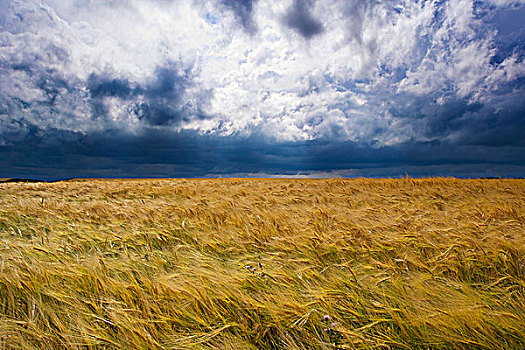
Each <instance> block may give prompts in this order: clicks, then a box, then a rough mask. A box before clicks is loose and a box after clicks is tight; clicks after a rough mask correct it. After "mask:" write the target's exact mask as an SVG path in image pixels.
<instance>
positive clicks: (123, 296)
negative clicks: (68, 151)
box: [0, 179, 525, 349]
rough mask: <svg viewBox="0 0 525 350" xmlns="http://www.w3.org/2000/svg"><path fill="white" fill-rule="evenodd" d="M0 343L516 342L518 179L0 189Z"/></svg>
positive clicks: (524, 339)
mask: <svg viewBox="0 0 525 350" xmlns="http://www.w3.org/2000/svg"><path fill="white" fill-rule="evenodd" d="M0 252H1V253H0V255H1V261H0V348H1V349H61V348H63V349H523V348H525V181H524V180H457V179H388V180H386V179H385V180H372V179H348V180H346V179H345V180H341V179H330V180H284V179H278V180H241V179H224V180H222V179H215V180H73V181H65V182H57V183H4V184H0Z"/></svg>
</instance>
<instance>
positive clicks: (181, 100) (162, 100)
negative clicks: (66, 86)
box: [86, 62, 211, 126]
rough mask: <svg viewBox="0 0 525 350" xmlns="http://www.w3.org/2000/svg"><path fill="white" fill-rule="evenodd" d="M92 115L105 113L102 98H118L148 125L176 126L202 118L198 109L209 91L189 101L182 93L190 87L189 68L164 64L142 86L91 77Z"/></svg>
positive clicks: (96, 75)
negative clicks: (127, 103)
mask: <svg viewBox="0 0 525 350" xmlns="http://www.w3.org/2000/svg"><path fill="white" fill-rule="evenodd" d="M86 84H87V87H88V90H89V92H90V97H91V105H92V109H93V115H94V116H95V117H96V116H104V115H107V114H108V107H107V103H106V102H105V100H104V99H105V98H106V97H118V98H119V99H122V100H124V101H129V102H131V104H132V105H133V106H132V107H131V110H130V113H132V114H133V115H135V116H136V117H137V118H138V119H139V120H142V121H143V122H145V123H146V124H148V125H152V126H167V125H177V124H179V123H180V122H181V121H189V120H191V119H193V118H201V119H202V118H206V116H205V115H204V113H203V112H202V111H201V106H202V105H203V104H204V103H206V101H207V100H208V99H209V97H210V94H211V92H210V91H201V92H199V94H198V98H194V99H193V100H192V99H190V98H189V96H188V95H187V93H186V90H187V89H188V88H191V87H194V84H193V82H192V76H191V73H190V69H183V68H181V67H180V64H177V63H173V62H172V63H168V64H166V65H165V66H162V67H158V68H157V69H156V70H155V73H154V75H153V77H152V78H151V79H150V81H149V82H147V83H146V84H143V85H140V84H136V83H131V82H130V81H129V80H128V79H125V78H116V77H112V76H111V75H110V74H103V75H98V74H94V73H93V74H91V75H90V76H89V78H88V80H87V83H86Z"/></svg>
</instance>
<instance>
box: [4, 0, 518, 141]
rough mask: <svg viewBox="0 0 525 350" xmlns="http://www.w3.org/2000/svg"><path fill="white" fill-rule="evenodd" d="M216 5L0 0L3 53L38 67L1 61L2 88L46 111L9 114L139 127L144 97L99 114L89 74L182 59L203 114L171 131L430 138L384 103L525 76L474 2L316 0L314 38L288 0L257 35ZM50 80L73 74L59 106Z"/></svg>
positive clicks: (260, 16) (264, 12) (77, 127)
mask: <svg viewBox="0 0 525 350" xmlns="http://www.w3.org/2000/svg"><path fill="white" fill-rule="evenodd" d="M491 2H492V3H493V4H494V5H497V6H504V5H505V4H507V2H502V1H496V0H491ZM521 2H523V1H521ZM514 3H518V2H514ZM218 4H219V3H218V2H215V1H209V2H193V3H192V2H189V1H184V2H179V1H169V2H168V1H153V0H129V1H124V2H118V1H109V2H91V1H90V2H83V1H62V0H42V1H41V2H36V1H13V2H11V3H10V5H8V6H7V7H8V9H5V7H6V5H3V9H5V10H6V11H7V12H6V13H7V15H4V16H10V19H9V20H6V23H7V25H6V27H7V28H6V30H3V31H2V32H1V33H0V35H1V36H0V41H1V42H2V46H1V47H0V58H1V59H2V60H3V61H4V62H8V63H9V64H15V63H20V64H25V63H28V64H31V65H33V66H32V67H33V68H31V69H33V70H35V69H39V70H40V71H39V72H32V71H25V70H13V69H10V68H9V67H4V68H2V69H3V70H2V71H1V75H0V82H1V86H2V88H1V90H0V97H1V96H3V99H4V100H13V98H14V97H15V96H16V97H17V98H19V99H21V100H23V101H25V102H27V103H30V104H32V105H37V106H38V108H33V110H25V109H24V107H23V106H18V107H16V108H14V107H9V108H11V109H13V108H14V110H15V113H14V115H12V116H10V118H18V119H21V118H25V119H26V120H29V121H30V122H31V123H33V124H35V125H38V126H40V127H43V128H45V127H53V128H58V129H60V128H62V129H65V130H72V131H79V132H89V131H91V130H103V129H105V128H119V129H127V130H130V131H136V130H138V129H140V127H141V125H142V124H143V123H144V121H143V120H140V118H139V117H137V116H136V115H133V114H132V113H130V111H131V110H132V109H133V106H134V104H136V103H138V102H141V100H140V97H137V100H136V101H135V100H129V99H126V98H122V97H119V96H109V97H108V96H106V97H104V98H102V99H101V103H102V104H103V105H104V106H105V108H106V113H107V118H103V119H102V120H100V119H96V118H92V114H93V108H95V107H94V106H93V105H92V104H90V101H89V99H90V96H89V91H87V90H86V87H85V84H84V82H85V81H86V80H87V79H88V77H89V76H90V75H91V74H99V75H101V74H107V75H109V76H113V77H117V78H119V79H124V80H126V81H127V82H129V84H131V85H132V86H144V85H147V84H149V83H150V82H151V81H152V79H153V77H154V76H155V74H156V72H157V70H158V68H159V67H164V66H166V65H168V64H170V63H172V62H177V64H178V65H179V66H180V67H181V69H182V70H185V69H187V70H189V71H190V73H191V74H190V75H191V79H192V81H191V85H190V86H187V87H186V90H185V92H184V93H185V95H184V99H185V101H184V103H186V104H188V105H191V106H194V109H195V110H196V109H197V107H195V106H198V108H200V109H201V110H199V112H202V113H203V114H205V115H206V116H207V118H186V119H184V118H183V119H181V121H180V124H178V125H176V129H192V130H198V131H200V132H203V133H218V134H221V135H232V134H241V135H248V134H250V133H251V132H253V130H258V132H263V133H266V134H267V136H269V137H271V138H275V139H278V140H287V141H294V140H311V139H316V138H323V137H324V138H335V139H340V140H352V141H356V142H365V143H366V142H372V141H373V142H375V143H376V144H378V145H391V144H395V143H399V142H404V141H406V140H411V139H420V140H424V139H425V138H426V136H425V135H423V134H422V133H421V132H420V131H418V129H417V128H414V127H410V125H408V124H406V123H404V122H402V121H401V119H400V116H397V115H393V114H392V113H390V111H389V110H388V108H387V107H386V106H387V105H386V104H385V101H384V100H385V99H395V98H396V94H397V93H399V94H409V95H411V96H414V97H418V96H427V95H431V96H432V97H433V98H434V99H435V100H436V101H438V102H439V103H446V101H447V98H448V96H450V95H452V94H453V95H457V96H459V97H462V98H470V99H471V100H472V101H479V100H481V99H487V96H490V94H491V92H492V91H494V89H498V88H500V87H501V84H504V83H507V82H509V81H512V80H515V79H518V78H520V77H523V76H524V74H525V73H524V71H525V68H524V67H525V66H524V64H523V60H521V61H520V60H519V59H518V58H517V57H515V56H512V55H511V56H509V57H507V58H506V59H505V60H504V61H503V62H502V63H501V64H499V65H494V64H493V63H491V59H492V58H493V57H494V55H495V49H494V45H493V42H494V40H495V34H496V32H495V30H493V29H490V28H485V26H486V24H485V23H483V22H482V21H481V20H480V19H479V18H477V17H476V16H474V8H473V2H472V1H469V0H456V1H450V2H445V4H444V5H441V4H440V2H438V1H429V2H424V3H421V2H415V1H411V0H404V1H400V2H392V1H384V2H379V1H372V2H366V3H365V2H362V1H357V0H354V1H349V2H348V1H336V0H330V1H328V0H327V1H318V2H316V3H315V4H314V5H313V6H311V8H310V9H309V11H311V15H312V16H313V17H315V18H316V19H318V20H319V21H320V22H321V23H322V24H323V31H322V32H319V33H318V34H317V35H315V36H312V37H311V38H310V40H306V39H305V38H303V37H301V36H300V35H299V34H298V33H297V32H295V31H294V30H292V29H290V28H288V27H286V26H285V25H284V24H283V21H282V18H283V16H284V15H285V13H286V11H287V9H289V8H290V6H291V4H292V2H291V1H287V2H274V1H269V0H259V1H257V2H254V7H253V10H252V12H251V16H252V18H251V20H252V21H253V23H254V26H255V27H256V28H257V32H256V33H255V34H254V33H249V32H247V31H246V30H245V28H242V26H241V25H240V24H239V21H238V19H236V18H235V15H236V14H235V13H233V12H232V11H228V10H227V9H225V7H224V6H220V5H218ZM20 18H22V19H20ZM210 18H213V20H210ZM50 71H52V73H49V72H50ZM47 75H51V76H52V77H55V78H57V79H58V78H60V79H63V80H65V81H67V82H68V85H67V86H62V87H59V88H56V89H55V90H56V91H54V92H53V93H54V94H56V98H55V100H54V106H53V107H52V108H51V107H49V106H46V105H42V104H40V105H39V101H43V100H45V99H46V98H49V96H46V95H45V94H44V93H43V91H44V90H43V89H42V84H43V83H42V82H41V81H38V80H39V79H44V78H45V77H46V76H47ZM203 91H211V92H212V94H211V95H210V98H209V100H207V101H199V100H200V99H202V96H203ZM391 102H392V101H391ZM5 103H7V102H5ZM13 103H14V102H13ZM392 103H394V104H395V101H394V102H392ZM415 123H417V122H415ZM170 127H173V126H170ZM3 128H4V127H3ZM5 128H7V126H5Z"/></svg>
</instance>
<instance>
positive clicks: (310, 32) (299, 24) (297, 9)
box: [283, 0, 324, 39]
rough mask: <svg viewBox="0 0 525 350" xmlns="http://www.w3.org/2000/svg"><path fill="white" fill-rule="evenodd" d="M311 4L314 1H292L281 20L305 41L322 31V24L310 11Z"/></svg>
mask: <svg viewBox="0 0 525 350" xmlns="http://www.w3.org/2000/svg"><path fill="white" fill-rule="evenodd" d="M313 3H314V0H294V2H293V4H292V6H290V8H289V9H288V12H287V13H286V15H285V16H284V19H283V21H284V23H285V24H286V25H287V26H288V27H289V28H291V29H293V30H295V31H296V32H298V33H299V34H301V35H302V36H303V37H304V38H305V39H310V38H311V37H313V36H315V35H317V34H321V33H322V32H323V31H324V27H323V24H322V23H321V22H320V21H319V20H318V19H317V18H315V17H314V16H313V15H312V13H311V11H310V10H311V7H312V5H313Z"/></svg>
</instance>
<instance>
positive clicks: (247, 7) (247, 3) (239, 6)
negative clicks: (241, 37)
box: [221, 0, 257, 34]
mask: <svg viewBox="0 0 525 350" xmlns="http://www.w3.org/2000/svg"><path fill="white" fill-rule="evenodd" d="M256 3H257V0H222V1H221V4H222V5H223V6H224V7H225V8H226V9H228V10H230V11H232V12H233V14H234V15H235V18H236V19H237V21H238V22H239V24H240V25H241V26H242V27H243V28H244V30H245V31H246V32H248V33H250V34H253V33H255V32H256V31H257V25H256V24H255V21H254V19H253V13H252V12H253V7H254V5H255V4H256Z"/></svg>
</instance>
